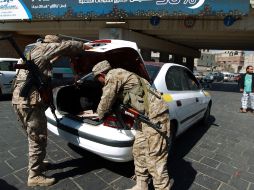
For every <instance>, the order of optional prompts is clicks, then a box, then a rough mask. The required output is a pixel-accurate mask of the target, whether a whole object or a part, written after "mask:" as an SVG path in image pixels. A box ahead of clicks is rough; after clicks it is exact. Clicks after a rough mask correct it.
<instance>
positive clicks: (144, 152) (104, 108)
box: [92, 60, 170, 190]
mask: <svg viewBox="0 0 254 190" xmlns="http://www.w3.org/2000/svg"><path fill="white" fill-rule="evenodd" d="M92 71H93V74H94V76H95V78H96V79H98V80H99V81H100V82H101V83H102V84H103V85H104V87H103V94H102V97H101V100H100V103H99V105H98V108H97V114H98V117H99V118H100V119H102V118H103V117H104V116H105V114H106V113H107V112H109V111H110V109H111V107H112V105H113V104H114V102H115V101H116V99H120V100H121V101H122V102H123V103H124V104H128V105H129V106H131V107H133V108H135V109H137V110H138V111H139V112H141V113H144V114H146V115H147V116H148V117H149V119H150V121H152V122H153V123H158V122H160V123H161V127H162V128H161V130H160V132H158V131H156V130H155V129H153V128H151V127H149V126H147V125H146V124H144V123H142V124H141V127H139V129H138V130H137V133H136V136H135V141H134V145H133V156H134V163H135V174H136V176H137V184H136V186H134V187H133V188H132V190H148V184H147V183H148V177H149V174H150V175H151V176H152V178H153V184H154V187H155V189H156V190H169V189H170V181H169V176H168V171H167V157H168V143H167V139H168V138H169V135H170V134H169V133H170V132H169V131H170V120H169V111H168V107H167V105H166V103H165V102H164V101H163V99H162V97H161V94H160V93H159V92H157V91H156V90H155V89H153V88H151V86H150V85H149V83H148V81H146V80H145V79H143V78H141V77H139V76H137V75H136V74H135V73H132V72H129V71H126V70H124V69H120V68H117V69H112V68H111V66H110V64H109V62H108V61H106V60H105V61H102V62H99V63H98V64H96V65H95V66H94V67H93V70H92Z"/></svg>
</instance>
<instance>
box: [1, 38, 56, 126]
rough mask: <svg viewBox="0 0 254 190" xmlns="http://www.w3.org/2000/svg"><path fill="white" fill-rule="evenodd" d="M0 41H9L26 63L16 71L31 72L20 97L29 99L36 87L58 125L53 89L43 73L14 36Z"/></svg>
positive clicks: (16, 67) (17, 65) (19, 65)
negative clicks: (29, 58)
mask: <svg viewBox="0 0 254 190" xmlns="http://www.w3.org/2000/svg"><path fill="white" fill-rule="evenodd" d="M0 40H8V41H9V42H10V43H11V45H12V46H13V48H14V49H15V50H16V52H17V53H18V55H19V56H20V57H21V59H22V60H23V61H24V63H25V64H16V65H15V69H25V70H28V71H29V73H28V76H27V80H26V81H25V83H24V85H23V86H22V88H21V90H20V94H19V95H20V97H24V98H27V97H28V95H29V91H30V90H31V88H32V87H35V88H36V89H37V90H38V92H39V93H40V96H41V98H42V100H43V101H44V102H45V103H46V104H47V105H48V106H49V107H50V110H51V112H52V114H53V116H54V118H55V119H56V121H57V123H58V122H59V119H58V118H57V116H56V113H55V110H56V108H55V106H54V104H53V97H52V89H51V87H50V86H49V81H47V82H44V81H43V79H42V77H41V72H40V71H39V68H38V66H37V65H36V64H34V63H33V62H32V61H31V60H27V58H26V57H25V56H24V54H23V53H22V52H21V50H20V49H19V47H18V45H17V43H16V42H15V40H14V39H13V37H12V35H7V36H4V37H0Z"/></svg>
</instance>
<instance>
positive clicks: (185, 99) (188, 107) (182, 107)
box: [165, 65, 197, 130]
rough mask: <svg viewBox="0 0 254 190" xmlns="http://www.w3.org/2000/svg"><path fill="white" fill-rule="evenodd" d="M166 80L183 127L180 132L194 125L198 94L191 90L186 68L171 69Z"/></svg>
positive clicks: (174, 67) (175, 67)
mask: <svg viewBox="0 0 254 190" xmlns="http://www.w3.org/2000/svg"><path fill="white" fill-rule="evenodd" d="M165 80H166V86H167V91H168V92H167V93H169V94H171V95H172V97H173V99H174V103H175V112H176V115H177V118H178V120H179V122H180V125H181V129H179V130H184V129H185V128H187V127H188V126H190V125H191V124H192V123H193V115H194V114H195V113H196V112H197V102H196V92H194V91H191V90H189V85H188V80H187V77H186V71H185V68H184V67H181V66H176V65H175V66H171V67H169V68H168V71H167V73H166V76H165Z"/></svg>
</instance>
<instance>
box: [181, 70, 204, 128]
mask: <svg viewBox="0 0 254 190" xmlns="http://www.w3.org/2000/svg"><path fill="white" fill-rule="evenodd" d="M182 70H183V72H184V78H185V80H186V81H187V86H184V87H187V88H186V89H184V91H187V92H188V93H189V94H190V96H191V97H193V98H194V102H195V103H194V104H195V105H194V106H193V112H192V115H191V116H189V119H190V122H191V124H193V123H195V122H197V121H198V120H199V119H201V118H202V117H203V115H204V113H205V111H206V108H207V101H206V98H205V95H204V92H203V90H202V88H201V85H200V84H199V82H198V81H197V79H196V78H195V76H194V75H193V74H192V73H191V72H190V71H189V70H188V69H186V68H182Z"/></svg>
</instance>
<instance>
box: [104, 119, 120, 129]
mask: <svg viewBox="0 0 254 190" xmlns="http://www.w3.org/2000/svg"><path fill="white" fill-rule="evenodd" d="M117 124H118V122H117V118H116V117H114V116H108V117H106V118H105V119H104V122H103V125H104V126H107V127H112V128H121V126H118V125H117Z"/></svg>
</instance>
